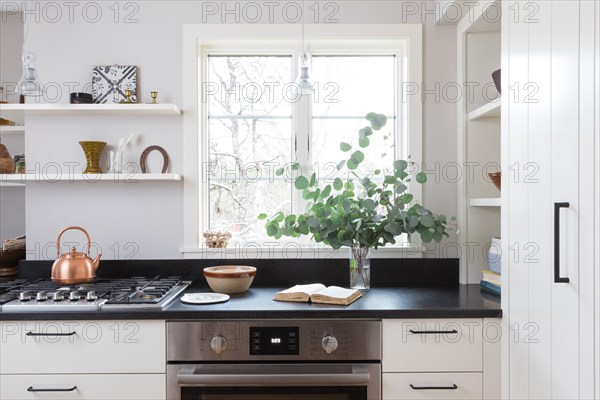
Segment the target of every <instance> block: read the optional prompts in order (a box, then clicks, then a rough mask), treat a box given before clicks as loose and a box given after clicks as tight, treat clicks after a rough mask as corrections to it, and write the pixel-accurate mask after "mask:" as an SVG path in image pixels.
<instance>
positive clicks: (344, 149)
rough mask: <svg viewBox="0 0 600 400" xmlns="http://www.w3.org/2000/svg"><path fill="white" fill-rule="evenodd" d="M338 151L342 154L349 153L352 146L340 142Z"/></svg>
mask: <svg viewBox="0 0 600 400" xmlns="http://www.w3.org/2000/svg"><path fill="white" fill-rule="evenodd" d="M340 150H341V151H344V152H346V151H350V150H352V146H351V145H350V143H346V142H342V143H340Z"/></svg>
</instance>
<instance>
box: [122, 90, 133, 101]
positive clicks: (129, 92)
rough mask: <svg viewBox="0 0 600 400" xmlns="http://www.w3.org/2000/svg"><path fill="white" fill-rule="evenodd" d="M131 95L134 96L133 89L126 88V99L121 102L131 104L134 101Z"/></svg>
mask: <svg viewBox="0 0 600 400" xmlns="http://www.w3.org/2000/svg"><path fill="white" fill-rule="evenodd" d="M131 96H133V91H132V90H131V89H126V90H125V99H124V100H122V101H121V103H124V104H131V103H133V100H132V99H131Z"/></svg>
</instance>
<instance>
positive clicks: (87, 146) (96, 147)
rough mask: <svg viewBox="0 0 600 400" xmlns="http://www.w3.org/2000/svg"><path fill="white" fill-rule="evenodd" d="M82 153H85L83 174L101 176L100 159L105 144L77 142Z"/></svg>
mask: <svg viewBox="0 0 600 400" xmlns="http://www.w3.org/2000/svg"><path fill="white" fill-rule="evenodd" d="M79 144H80V145H81V148H82V149H83V152H84V153H85V161H86V163H87V165H86V166H85V170H84V171H83V173H84V174H101V173H102V169H101V168H100V157H101V156H102V152H103V151H104V147H106V142H92V141H85V142H79Z"/></svg>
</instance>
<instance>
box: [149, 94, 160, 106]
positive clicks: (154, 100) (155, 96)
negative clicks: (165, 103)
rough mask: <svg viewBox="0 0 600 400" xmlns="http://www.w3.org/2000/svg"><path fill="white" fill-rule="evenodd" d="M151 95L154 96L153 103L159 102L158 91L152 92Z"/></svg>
mask: <svg viewBox="0 0 600 400" xmlns="http://www.w3.org/2000/svg"><path fill="white" fill-rule="evenodd" d="M150 97H152V103H151V104H158V102H157V101H156V99H157V97H158V92H150Z"/></svg>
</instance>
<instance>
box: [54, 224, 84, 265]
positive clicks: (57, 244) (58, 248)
mask: <svg viewBox="0 0 600 400" xmlns="http://www.w3.org/2000/svg"><path fill="white" fill-rule="evenodd" d="M70 229H78V230H80V231H81V232H83V233H84V234H85V237H86V238H87V241H88V248H87V255H88V257H89V256H90V248H91V247H92V239H90V235H89V234H88V233H87V231H86V230H85V229H83V228H82V227H80V226H68V227H66V228H65V229H63V230H62V231H60V233H59V234H58V237H57V238H56V257H57V258H60V238H61V236H62V235H63V233H65V232H66V231H68V230H70Z"/></svg>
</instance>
